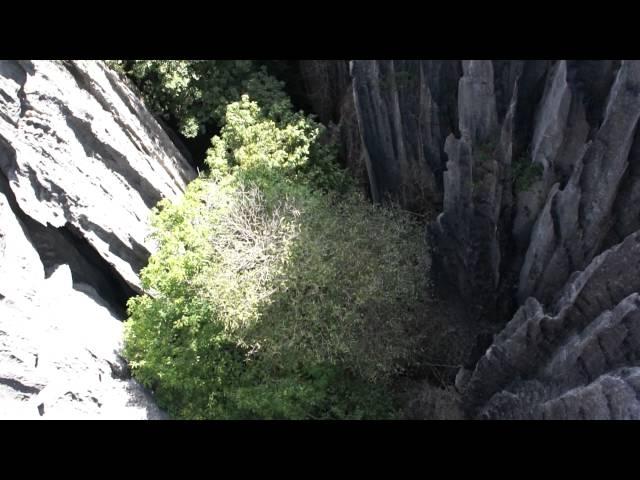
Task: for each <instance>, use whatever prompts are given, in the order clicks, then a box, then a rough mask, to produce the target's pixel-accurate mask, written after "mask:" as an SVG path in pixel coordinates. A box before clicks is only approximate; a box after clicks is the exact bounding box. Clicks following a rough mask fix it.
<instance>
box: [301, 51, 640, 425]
mask: <svg viewBox="0 0 640 480" xmlns="http://www.w3.org/2000/svg"><path fill="white" fill-rule="evenodd" d="M332 63H335V62H331V61H318V62H313V68H310V67H309V65H307V66H306V67H305V68H301V73H302V74H303V76H304V75H305V72H309V71H322V72H324V76H323V77H322V78H324V80H323V82H324V84H325V85H329V86H330V87H326V88H324V89H322V88H319V87H318V86H317V85H316V87H315V90H314V91H316V92H320V93H321V95H318V96H317V97H316V103H320V104H321V105H324V106H323V108H319V107H318V106H315V108H316V110H318V111H329V112H332V115H334V117H335V119H334V121H335V122H336V123H337V124H338V125H341V131H352V132H355V131H357V132H359V135H360V139H361V142H360V146H359V147H358V148H360V151H361V152H362V154H361V155H360V156H358V157H353V158H352V160H351V161H352V162H359V163H360V165H361V166H362V168H363V169H366V171H367V172H368V179H369V184H370V190H371V194H372V197H373V198H374V199H376V200H385V199H392V200H395V201H399V202H400V203H401V204H402V205H404V206H405V207H407V208H411V209H414V210H417V211H430V210H432V211H435V212H438V216H437V218H436V219H435V220H434V221H433V222H431V224H430V225H429V234H430V238H431V242H432V245H433V246H434V248H435V250H436V255H434V260H435V259H437V260H439V264H440V265H439V267H440V268H439V269H436V270H435V271H436V272H439V277H440V278H447V279H448V281H449V283H450V284H451V286H452V287H453V288H454V289H455V290H456V291H457V292H458V293H459V294H460V295H461V296H462V298H463V300H464V301H465V302H466V303H467V304H469V305H470V306H471V307H472V308H471V318H470V321H482V320H489V321H494V322H496V323H497V324H505V323H506V327H505V328H504V330H502V332H501V333H500V334H499V335H497V337H496V338H495V339H494V341H493V345H492V346H491V347H490V348H489V349H488V350H487V351H486V353H484V354H482V350H480V354H476V358H474V359H473V361H471V362H470V363H469V364H468V365H467V366H468V367H469V369H468V370H463V371H461V372H460V375H459V376H458V377H459V381H458V386H459V388H460V389H461V390H463V391H464V392H465V403H466V406H467V413H468V415H470V416H472V417H489V418H640V409H639V408H638V398H640V397H638V396H637V393H636V392H638V391H640V390H639V388H640V382H639V380H638V379H639V378H640V376H639V375H640V373H639V372H640V370H638V366H639V364H638V358H637V355H638V352H640V337H639V336H638V333H637V332H636V331H637V330H638V322H639V321H640V315H639V314H638V298H637V297H638V293H639V292H640V273H638V272H640V269H638V267H639V266H640V250H639V249H638V248H637V243H638V238H639V237H638V236H639V235H640V201H639V200H640V133H639V132H638V129H637V126H638V119H639V117H640V62H637V61H517V60H514V61H503V60H501V61H488V60H487V61H480V60H478V61H453V60H452V61H444V60H437V61H427V60H425V61H391V60H389V61H381V60H354V61H351V62H349V78H346V77H345V73H344V68H345V67H344V66H345V64H346V63H345V62H338V63H339V65H338V66H335V65H332ZM307 84H308V85H312V84H313V80H312V79H308V80H307ZM336 86H337V87H336ZM349 96H352V97H353V105H354V106H355V112H356V115H355V116H354V115H351V113H350V111H349V109H348V108H345V107H343V105H348V103H349V102H347V101H345V100H344V98H347V97H349ZM352 168H356V169H357V166H356V167H352ZM514 313H515V314H514ZM489 343H490V342H489ZM478 357H481V358H480V359H479V361H478V362H477V363H476V360H478ZM474 365H475V366H474Z"/></svg>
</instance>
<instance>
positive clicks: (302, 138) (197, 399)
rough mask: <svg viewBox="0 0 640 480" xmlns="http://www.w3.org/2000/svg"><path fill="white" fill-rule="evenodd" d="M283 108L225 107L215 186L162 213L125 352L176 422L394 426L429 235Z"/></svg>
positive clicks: (199, 183) (213, 162) (198, 185)
mask: <svg viewBox="0 0 640 480" xmlns="http://www.w3.org/2000/svg"><path fill="white" fill-rule="evenodd" d="M286 105H287V104H286V102H282V103H279V102H275V103H271V106H270V107H269V108H260V107H259V106H258V103H256V102H253V101H251V100H250V98H249V97H248V96H241V98H240V99H239V100H238V101H236V102H232V103H230V104H229V105H228V106H227V108H226V111H225V114H224V119H223V124H224V127H223V128H222V130H221V132H220V135H218V136H216V137H214V138H213V139H212V146H211V149H210V150H209V152H208V154H207V162H208V164H209V165H210V167H211V172H210V174H209V175H207V176H203V177H201V178H199V179H197V180H195V181H194V182H192V183H191V184H190V185H189V186H188V188H187V191H186V193H185V195H184V197H183V198H182V199H181V200H180V201H178V202H175V203H170V202H168V201H162V202H161V203H160V204H159V205H158V206H157V207H156V209H155V211H154V215H153V221H152V225H153V229H154V233H153V236H154V238H155V241H156V243H157V245H158V250H157V252H156V253H154V254H153V255H152V257H151V258H150V260H149V264H148V266H147V267H146V268H145V269H143V271H142V273H141V278H142V282H143V286H144V288H145V290H146V291H147V294H145V295H141V296H138V297H135V298H132V299H131V300H130V302H129V313H130V318H129V320H128V321H127V322H126V328H125V350H124V352H125V356H126V357H127V358H128V359H129V361H130V364H131V367H132V370H133V374H134V376H135V377H136V378H137V379H139V380H140V381H141V382H142V383H143V384H145V385H146V386H148V387H150V388H152V389H153V390H154V391H155V393H156V397H157V399H158V401H159V403H160V405H162V406H163V407H165V408H167V409H168V410H169V412H170V413H171V414H173V415H174V416H176V417H178V418H193V419H198V418H266V419H270V418H291V419H301V418H329V419H332V418H384V417H390V416H393V415H394V406H393V404H392V402H391V400H390V398H391V396H390V395H389V392H388V385H389V382H390V381H391V379H392V378H393V377H394V375H396V374H398V373H399V372H401V371H402V369H403V367H404V365H405V364H406V362H407V361H408V359H409V358H410V357H411V355H412V352H413V351H414V349H415V348H416V341H417V336H415V335H413V332H414V331H415V330H416V327H417V325H416V324H417V322H418V318H417V314H418V312H419V311H420V310H421V305H422V303H421V302H422V300H423V298H424V294H425V292H426V290H427V288H426V284H425V282H426V275H425V271H426V249H425V245H424V241H423V235H422V228H421V226H420V225H419V224H418V223H417V222H416V221H415V220H414V218H413V217H412V216H410V214H408V213H406V212H403V211H401V210H399V209H391V208H382V207H379V206H374V205H371V204H370V203H368V202H367V201H366V200H365V199H364V198H363V197H362V195H360V194H359V193H357V192H356V191H355V189H354V187H353V185H352V184H351V182H350V180H349V179H348V177H347V176H346V175H345V174H344V172H343V171H342V170H340V169H339V168H338V167H337V165H336V163H335V154H334V150H333V149H332V146H331V145H330V144H327V143H323V142H321V141H320V139H321V137H322V135H323V128H324V127H322V125H320V124H318V123H317V122H315V121H314V120H313V119H311V118H309V117H306V116H305V115H303V114H301V113H294V112H293V111H292V109H291V107H290V105H289V106H286ZM285 106H286V108H285Z"/></svg>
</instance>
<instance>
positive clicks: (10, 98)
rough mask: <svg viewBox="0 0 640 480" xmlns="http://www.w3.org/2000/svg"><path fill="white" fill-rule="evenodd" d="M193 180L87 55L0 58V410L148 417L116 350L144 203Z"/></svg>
mask: <svg viewBox="0 0 640 480" xmlns="http://www.w3.org/2000/svg"><path fill="white" fill-rule="evenodd" d="M194 176H195V174H194V171H193V169H192V168H191V167H190V166H189V165H188V164H187V162H186V161H185V159H184V158H183V157H182V155H181V154H180V152H179V151H178V150H177V149H176V147H175V146H174V144H173V143H172V142H171V140H170V139H169V138H168V136H167V134H166V133H165V132H164V131H163V129H162V128H161V127H160V125H159V124H158V123H157V122H156V120H155V119H154V118H153V116H152V115H151V114H150V113H149V112H148V111H147V110H146V108H145V106H144V104H143V103H142V102H141V101H140V100H139V99H138V98H137V97H136V95H135V94H134V93H133V92H132V90H131V89H130V88H129V87H128V86H127V85H126V84H125V83H124V82H123V81H122V80H121V79H120V78H119V77H118V76H117V75H116V74H114V73H113V72H111V71H110V70H108V69H107V68H105V66H104V64H103V63H102V62H96V61H73V62H58V61H33V62H30V61H0V219H1V220H0V416H1V417H3V418H161V417H162V416H163V415H162V413H161V412H160V411H159V410H158V409H157V407H155V405H154V404H153V401H152V400H151V399H150V397H149V395H148V393H147V392H145V391H144V390H143V389H142V387H141V386H140V385H138V384H137V383H136V382H134V381H133V380H131V379H130V378H129V375H128V372H127V368H126V364H125V363H124V361H123V360H122V358H121V357H120V356H119V354H118V352H119V350H120V347H121V337H122V322H121V320H122V319H123V318H124V311H123V306H124V303H123V302H124V300H126V298H128V297H129V296H131V295H133V294H135V293H136V292H139V291H140V280H139V278H138V273H139V271H140V269H141V268H142V267H143V266H144V265H145V264H146V261H147V259H148V257H149V255H150V253H151V252H152V251H153V244H152V243H151V242H150V241H149V239H148V238H147V236H148V218H149V213H150V209H151V208H152V207H153V206H154V205H155V203H156V202H157V201H158V200H160V199H161V198H165V197H166V198H176V197H177V196H179V195H180V194H181V193H182V192H183V191H184V188H185V186H186V184H187V183H188V181H189V180H191V179H192V178H193V177H194Z"/></svg>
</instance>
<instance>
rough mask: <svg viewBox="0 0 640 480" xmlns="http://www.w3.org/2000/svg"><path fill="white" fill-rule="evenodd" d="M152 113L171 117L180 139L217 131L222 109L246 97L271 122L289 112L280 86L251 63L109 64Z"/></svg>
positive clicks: (167, 61)
mask: <svg viewBox="0 0 640 480" xmlns="http://www.w3.org/2000/svg"><path fill="white" fill-rule="evenodd" d="M109 65H110V66H111V67H113V68H114V69H116V70H118V71H120V72H121V73H124V74H126V75H127V76H128V77H130V78H131V79H132V80H133V81H134V82H135V84H136V85H137V86H138V88H140V90H141V91H142V93H143V95H144V97H145V100H146V101H147V105H148V106H149V108H151V109H152V110H154V111H155V112H156V113H159V114H163V115H165V116H169V115H171V116H173V117H174V118H175V119H176V120H177V122H178V126H179V130H180V133H181V134H183V135H184V136H185V137H195V136H197V135H199V134H203V133H206V127H207V125H217V126H220V125H221V124H222V123H223V120H224V116H225V111H226V107H227V105H228V104H229V103H231V102H234V101H237V100H239V99H240V96H241V95H242V94H249V95H250V96H251V98H252V99H254V100H256V101H257V102H258V103H259V104H260V105H261V107H262V108H263V109H265V110H266V112H265V113H267V114H268V115H269V116H271V117H272V118H279V117H280V116H282V115H284V114H288V113H289V112H290V111H291V102H290V100H289V97H288V96H287V95H286V94H285V93H284V90H283V84H282V82H280V81H278V80H277V79H275V78H274V77H272V76H270V75H268V74H267V73H266V70H265V68H264V67H259V66H257V65H256V64H255V63H254V62H252V61H251V60H113V61H110V62H109Z"/></svg>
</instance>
